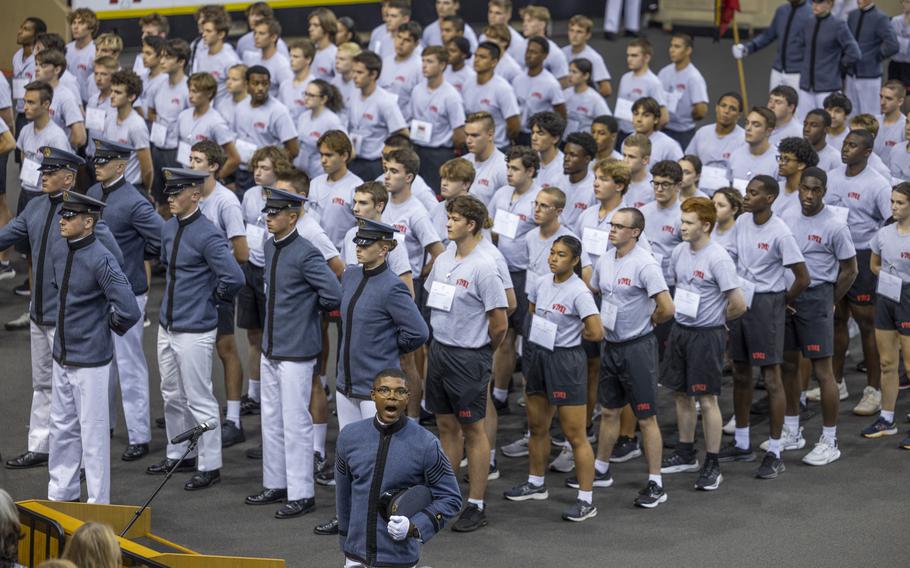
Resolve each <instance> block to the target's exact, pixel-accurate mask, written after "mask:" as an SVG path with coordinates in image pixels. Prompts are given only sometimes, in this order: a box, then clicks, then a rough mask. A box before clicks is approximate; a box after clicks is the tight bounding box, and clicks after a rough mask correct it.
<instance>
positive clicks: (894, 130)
mask: <svg viewBox="0 0 910 568" xmlns="http://www.w3.org/2000/svg"><path fill="white" fill-rule="evenodd" d="M877 118H878V134H876V135H875V146H874V151H875V153H876V154H878V157H879V158H881V159H882V161H883V162H885V165H887V166H888V167H889V168H890V167H891V152H892V150H893V149H894V148H896V147H898V146H906V142H907V140H906V139H905V138H904V126H905V125H906V124H907V117H906V116H904V115H900V118H898V120H897V122H895V123H894V124H886V123H885V118H884V117H883V116H882V115H879V116H878V117H877Z"/></svg>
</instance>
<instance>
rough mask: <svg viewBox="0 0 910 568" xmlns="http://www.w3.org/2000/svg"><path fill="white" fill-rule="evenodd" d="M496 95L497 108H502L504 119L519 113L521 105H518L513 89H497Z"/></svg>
mask: <svg viewBox="0 0 910 568" xmlns="http://www.w3.org/2000/svg"><path fill="white" fill-rule="evenodd" d="M496 96H497V97H498V98H499V108H501V109H502V116H503V117H504V118H505V119H509V118H512V117H513V116H519V115H521V107H519V106H518V98H517V97H516V96H515V91H514V90H513V89H511V88H509V89H497V93H496Z"/></svg>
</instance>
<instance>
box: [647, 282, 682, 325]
mask: <svg viewBox="0 0 910 568" xmlns="http://www.w3.org/2000/svg"><path fill="white" fill-rule="evenodd" d="M654 301H655V302H656V303H657V307H655V308H654V313H653V314H651V323H653V324H654V325H660V324H662V323H664V322H665V321H670V319H671V318H672V317H673V315H674V314H675V313H676V306H674V305H673V299H672V298H671V297H670V292H667V291H666V290H664V291H663V292H659V293H658V294H657V295H656V296H654Z"/></svg>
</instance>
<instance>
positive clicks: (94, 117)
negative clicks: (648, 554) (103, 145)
mask: <svg viewBox="0 0 910 568" xmlns="http://www.w3.org/2000/svg"><path fill="white" fill-rule="evenodd" d="M106 117H107V113H106V112H105V111H104V109H101V108H87V109H85V127H86V128H88V129H89V130H95V131H102V130H104V119H105V118H106Z"/></svg>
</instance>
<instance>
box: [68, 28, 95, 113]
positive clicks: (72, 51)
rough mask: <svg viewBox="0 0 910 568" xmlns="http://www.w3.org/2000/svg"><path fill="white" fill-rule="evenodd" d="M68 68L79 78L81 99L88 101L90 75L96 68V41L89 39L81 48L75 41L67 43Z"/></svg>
mask: <svg viewBox="0 0 910 568" xmlns="http://www.w3.org/2000/svg"><path fill="white" fill-rule="evenodd" d="M66 68H67V70H69V71H70V72H71V73H73V74H74V75H75V76H76V79H78V80H79V94H80V96H81V98H80V99H79V101H80V102H81V101H87V100H88V96H89V92H88V86H89V84H90V82H89V75H91V74H92V72H93V71H94V70H95V42H93V41H89V42H88V43H87V44H85V47H83V48H81V49H80V48H79V47H77V46H76V42H75V41H71V42H69V43H68V44H66Z"/></svg>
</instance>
